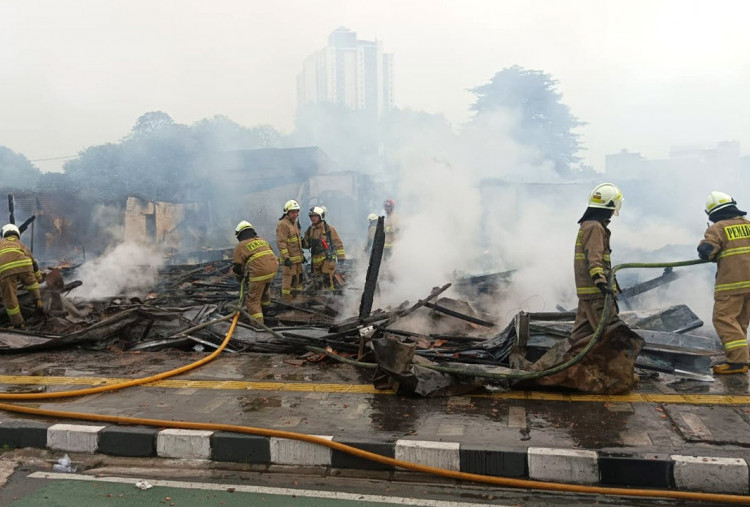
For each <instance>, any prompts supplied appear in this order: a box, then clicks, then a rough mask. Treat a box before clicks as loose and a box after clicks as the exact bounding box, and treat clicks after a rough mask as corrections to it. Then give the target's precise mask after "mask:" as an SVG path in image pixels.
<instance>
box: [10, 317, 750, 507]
mask: <svg viewBox="0 0 750 507" xmlns="http://www.w3.org/2000/svg"><path fill="white" fill-rule="evenodd" d="M239 317H240V313H239V311H238V312H236V313H235V315H234V319H233V320H232V324H231V326H230V328H229V331H227V335H226V337H225V338H224V341H223V342H222V344H221V346H220V347H219V348H218V349H216V351H214V352H213V353H211V354H210V355H208V356H206V357H204V358H203V359H201V360H199V361H196V362H194V363H192V364H189V365H186V366H183V367H181V368H176V369H174V370H170V371H167V372H164V373H160V374H158V375H153V376H151V377H145V378H142V379H135V380H130V381H127V382H121V383H118V384H111V385H106V386H99V387H92V388H87V389H78V390H73V391H61V392H55V393H27V394H18V393H0V399H3V400H9V399H12V400H18V399H22V400H30V399H34V400H39V399H49V398H65V397H72V396H82V395H85V394H93V393H100V392H105V391H115V390H118V389H123V388H125V387H130V386H135V385H142V384H147V383H149V382H154V381H156V380H161V379H164V378H167V377H171V376H174V375H178V374H180V373H184V372H186V371H190V370H192V369H194V368H197V367H199V366H201V365H203V364H206V363H208V362H209V361H211V360H213V359H214V358H215V357H216V356H218V355H219V354H220V353H221V351H222V350H224V348H225V347H226V346H227V344H228V343H229V340H230V339H231V337H232V335H233V334H234V330H235V328H236V327H237V322H238V320H239ZM0 410H5V411H8V412H16V413H22V414H30V415H36V416H44V417H57V418H61V419H77V420H81V421H94V422H107V423H114V424H127V425H133V424H137V425H143V426H156V427H160V428H177V429H191V430H209V431H231V432H235V433H246V434H250V435H259V436H264V437H275V438H286V439H291V440H300V441H302V442H308V443H311V444H317V445H322V446H325V447H329V448H331V449H335V450H337V451H341V452H345V453H348V454H351V455H353V456H357V457H359V458H363V459H368V460H371V461H375V462H378V463H382V464H384V465H390V466H397V467H399V468H405V469H407V470H414V471H416V472H423V473H428V474H433V475H438V476H441V477H446V478H450V479H458V480H463V481H473V482H480V483H484V484H492V485H494V486H503V487H511V488H523V489H532V490H533V489H537V490H544V491H556V492H566V493H586V494H596V495H617V496H630V497H641V498H672V499H677V500H691V501H701V502H715V503H731V504H740V505H748V504H750V496H743V495H728V494H719V493H699V492H691V491H671V490H651V489H627V488H609V487H601V486H582V485H577V484H564V483H557V482H542V481H533V480H530V479H511V478H508V477H495V476H490V475H480V474H472V473H468V472H457V471H454V470H446V469H443V468H437V467H432V466H427V465H420V464H417V463H410V462H408V461H402V460H398V459H395V458H388V457H386V456H381V455H379V454H375V453H372V452H368V451H364V450H362V449H357V448H356V447H352V446H349V445H346V444H342V443H339V442H333V441H331V440H326V439H324V438H320V437H316V436H313V435H306V434H304V433H295V432H291V431H281V430H272V429H267V428H254V427H252V426H239V425H234V424H220V423H199V422H190V421H167V420H163V419H147V418H141V417H123V416H112V415H100V414H89V413H84V412H64V411H60V410H46V409H39V408H32V407H24V406H20V405H14V404H10V403H0Z"/></svg>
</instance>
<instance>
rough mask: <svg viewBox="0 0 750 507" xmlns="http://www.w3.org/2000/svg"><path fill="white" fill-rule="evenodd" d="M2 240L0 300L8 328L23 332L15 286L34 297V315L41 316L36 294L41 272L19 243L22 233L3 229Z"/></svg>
mask: <svg viewBox="0 0 750 507" xmlns="http://www.w3.org/2000/svg"><path fill="white" fill-rule="evenodd" d="M2 236H3V239H2V240H0V296H2V299H3V305H5V311H6V312H7V313H8V317H9V318H10V327H11V328H19V329H25V328H26V323H25V322H24V320H23V315H21V307H20V306H19V305H18V298H17V296H16V293H17V291H18V284H19V283H22V284H23V288H24V289H26V290H27V291H28V292H29V294H31V295H32V296H33V297H34V300H35V304H36V308H37V311H38V312H39V313H42V312H43V311H44V310H43V308H44V305H43V304H42V295H41V294H40V292H39V282H41V281H42V278H43V277H42V272H41V271H40V270H39V265H38V264H37V263H36V260H34V257H33V256H32V255H31V251H30V250H29V249H28V247H27V246H26V245H24V244H23V243H21V232H20V231H19V230H18V227H16V226H15V225H13V224H7V225H4V226H3V228H2Z"/></svg>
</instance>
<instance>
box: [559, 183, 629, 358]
mask: <svg viewBox="0 0 750 507" xmlns="http://www.w3.org/2000/svg"><path fill="white" fill-rule="evenodd" d="M622 201H623V197H622V193H621V192H620V190H619V189H618V188H617V187H616V186H614V185H613V184H611V183H602V184H601V185H598V186H597V187H596V188H595V189H594V190H593V191H592V192H591V195H590V196H589V201H588V207H587V208H586V211H585V212H584V214H583V216H582V217H581V219H580V220H578V223H579V224H580V227H579V229H578V236H576V244H575V254H574V259H573V269H574V274H575V282H576V293H577V295H578V310H577V312H576V318H575V323H574V324H573V331H572V332H571V335H570V338H569V341H570V343H571V344H575V343H577V342H579V341H581V340H586V339H588V338H589V337H590V336H591V335H592V334H593V333H594V331H595V330H596V328H597V327H598V325H599V321H600V320H601V317H602V312H603V311H604V298H605V296H606V295H607V294H608V293H614V292H617V291H618V287H617V282H616V281H615V282H614V283H613V287H612V288H609V287H608V285H607V277H608V276H609V274H610V272H611V271H612V262H611V260H610V255H611V253H612V249H611V248H610V245H609V238H610V235H611V233H610V230H609V228H608V225H609V222H610V219H611V218H612V215H618V214H619V211H620V206H622ZM619 322H621V321H620V318H619V317H618V316H617V307H616V305H615V308H613V311H612V316H611V317H610V319H609V322H608V323H607V325H608V326H611V325H613V324H616V323H619ZM605 329H606V328H605Z"/></svg>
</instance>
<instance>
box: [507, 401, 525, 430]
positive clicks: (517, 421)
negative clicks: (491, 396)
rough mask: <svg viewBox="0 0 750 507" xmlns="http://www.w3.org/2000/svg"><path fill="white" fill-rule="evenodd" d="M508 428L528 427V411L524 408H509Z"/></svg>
mask: <svg viewBox="0 0 750 507" xmlns="http://www.w3.org/2000/svg"><path fill="white" fill-rule="evenodd" d="M508 427H509V428H525V427H526V409H525V408H523V407H513V406H512V407H508Z"/></svg>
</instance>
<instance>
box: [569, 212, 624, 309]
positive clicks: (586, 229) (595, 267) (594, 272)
mask: <svg viewBox="0 0 750 507" xmlns="http://www.w3.org/2000/svg"><path fill="white" fill-rule="evenodd" d="M610 234H611V233H610V231H609V229H608V228H607V226H606V224H605V223H603V222H599V221H598V220H586V221H585V222H583V223H582V224H581V227H580V228H579V229H578V236H577V237H576V245H575V254H574V256H573V270H574V274H575V281H576V293H577V294H578V297H579V298H581V299H596V298H600V297H602V293H601V291H600V290H599V289H598V288H597V287H596V284H597V283H598V282H604V283H606V282H607V277H608V276H609V273H610V271H612V261H611V258H610V255H611V253H612V250H611V249H610V247H609V237H610ZM616 287H617V284H616V283H615V288H616Z"/></svg>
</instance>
